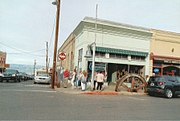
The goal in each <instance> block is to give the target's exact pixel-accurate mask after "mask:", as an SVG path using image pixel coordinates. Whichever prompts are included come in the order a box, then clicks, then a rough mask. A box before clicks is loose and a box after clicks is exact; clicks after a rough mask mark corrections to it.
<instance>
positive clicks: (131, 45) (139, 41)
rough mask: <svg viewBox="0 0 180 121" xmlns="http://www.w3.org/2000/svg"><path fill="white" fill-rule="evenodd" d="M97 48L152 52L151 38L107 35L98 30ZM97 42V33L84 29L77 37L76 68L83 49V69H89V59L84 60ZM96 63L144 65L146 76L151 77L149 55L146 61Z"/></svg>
mask: <svg viewBox="0 0 180 121" xmlns="http://www.w3.org/2000/svg"><path fill="white" fill-rule="evenodd" d="M96 35H97V38H96V46H99V47H107V48H115V49H124V50H132V51H141V52H147V53H149V52H150V39H151V38H150V36H146V35H144V36H142V35H141V36H139V35H134V34H131V33H127V34H124V33H123V34H119V33H113V32H112V33H107V32H103V31H100V30H98V32H97V33H96ZM94 41H95V33H94V32H93V30H88V29H87V28H86V29H83V31H82V33H81V34H79V35H78V36H77V37H76V40H75V66H77V65H78V51H79V49H81V48H83V61H82V69H83V70H86V69H87V59H86V58H84V56H85V54H86V50H87V46H88V44H92V43H93V42H94ZM96 62H105V63H119V64H121V63H123V64H129V65H144V66H145V75H149V55H148V57H147V58H146V61H144V62H143V61H142V62H139V61H128V60H120V59H112V58H101V59H100V58H96Z"/></svg>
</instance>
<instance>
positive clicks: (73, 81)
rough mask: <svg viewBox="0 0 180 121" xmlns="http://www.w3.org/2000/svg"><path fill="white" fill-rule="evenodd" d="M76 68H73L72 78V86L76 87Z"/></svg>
mask: <svg viewBox="0 0 180 121" xmlns="http://www.w3.org/2000/svg"><path fill="white" fill-rule="evenodd" d="M76 74H77V73H76V69H74V70H73V74H72V79H71V85H72V88H74V87H75V86H76Z"/></svg>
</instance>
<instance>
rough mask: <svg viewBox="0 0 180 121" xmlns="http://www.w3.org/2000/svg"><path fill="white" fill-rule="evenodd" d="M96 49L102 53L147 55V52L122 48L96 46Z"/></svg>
mask: <svg viewBox="0 0 180 121" xmlns="http://www.w3.org/2000/svg"><path fill="white" fill-rule="evenodd" d="M96 51H97V52H104V53H114V54H123V55H134V56H143V57H146V56H147V55H148V53H147V52H140V51H131V50H122V49H114V48H105V47H96Z"/></svg>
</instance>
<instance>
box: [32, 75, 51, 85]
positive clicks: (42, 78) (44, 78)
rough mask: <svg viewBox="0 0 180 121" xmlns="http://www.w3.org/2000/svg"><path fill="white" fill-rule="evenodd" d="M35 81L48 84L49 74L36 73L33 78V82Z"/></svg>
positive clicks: (49, 80) (35, 82) (49, 81)
mask: <svg viewBox="0 0 180 121" xmlns="http://www.w3.org/2000/svg"><path fill="white" fill-rule="evenodd" d="M37 83H45V84H50V83H51V76H50V75H49V74H38V75H36V76H35V80H34V84H37Z"/></svg>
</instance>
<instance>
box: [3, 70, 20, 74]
mask: <svg viewBox="0 0 180 121" xmlns="http://www.w3.org/2000/svg"><path fill="white" fill-rule="evenodd" d="M4 73H5V74H6V73H8V74H15V73H17V71H16V70H13V69H7V70H6V71H5V72H4Z"/></svg>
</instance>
